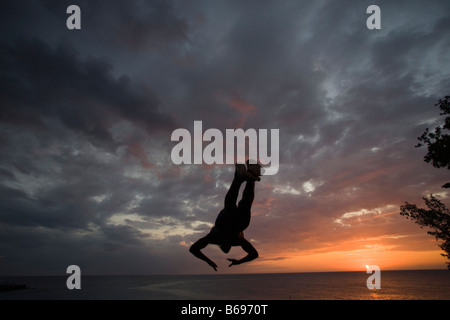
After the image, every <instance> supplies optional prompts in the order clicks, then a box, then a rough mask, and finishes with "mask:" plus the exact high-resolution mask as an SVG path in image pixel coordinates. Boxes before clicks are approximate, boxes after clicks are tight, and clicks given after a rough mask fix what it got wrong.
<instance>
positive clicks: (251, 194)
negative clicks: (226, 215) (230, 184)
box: [237, 181, 255, 232]
mask: <svg viewBox="0 0 450 320" xmlns="http://www.w3.org/2000/svg"><path fill="white" fill-rule="evenodd" d="M254 199H255V181H247V182H246V185H245V189H244V192H243V193H242V199H241V200H240V201H239V204H238V210H237V211H238V216H237V219H238V221H237V228H238V231H239V232H241V231H244V230H245V229H247V227H248V226H249V224H250V219H251V216H252V214H251V208H252V204H253V200H254Z"/></svg>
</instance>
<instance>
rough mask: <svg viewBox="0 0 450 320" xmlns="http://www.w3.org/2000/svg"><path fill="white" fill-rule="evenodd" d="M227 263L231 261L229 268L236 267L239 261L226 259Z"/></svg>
mask: <svg viewBox="0 0 450 320" xmlns="http://www.w3.org/2000/svg"><path fill="white" fill-rule="evenodd" d="M227 260H228V261H231V263H230V265H229V267H231V266H237V265H238V264H240V262H239V260H236V259H227Z"/></svg>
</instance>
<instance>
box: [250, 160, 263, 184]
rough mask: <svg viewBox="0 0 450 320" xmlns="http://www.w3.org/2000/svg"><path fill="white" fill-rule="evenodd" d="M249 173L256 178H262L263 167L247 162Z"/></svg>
mask: <svg viewBox="0 0 450 320" xmlns="http://www.w3.org/2000/svg"><path fill="white" fill-rule="evenodd" d="M247 171H248V172H250V173H251V174H253V175H254V176H256V177H260V176H261V165H260V164H259V163H250V161H249V160H247ZM259 180H261V179H259ZM259 180H258V181H259Z"/></svg>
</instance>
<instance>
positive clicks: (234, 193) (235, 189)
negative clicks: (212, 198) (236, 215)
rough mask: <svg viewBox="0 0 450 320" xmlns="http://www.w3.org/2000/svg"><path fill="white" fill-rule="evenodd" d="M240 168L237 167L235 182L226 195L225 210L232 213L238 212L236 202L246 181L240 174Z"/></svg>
mask: <svg viewBox="0 0 450 320" xmlns="http://www.w3.org/2000/svg"><path fill="white" fill-rule="evenodd" d="M238 166H239V165H236V171H235V173H234V178H233V182H231V186H230V188H229V189H228V192H227V194H226V195H225V210H226V211H230V212H232V211H234V210H236V202H237V198H238V196H239V189H240V188H241V184H242V183H243V182H244V181H245V180H244V177H242V176H241V174H240V172H239V168H238Z"/></svg>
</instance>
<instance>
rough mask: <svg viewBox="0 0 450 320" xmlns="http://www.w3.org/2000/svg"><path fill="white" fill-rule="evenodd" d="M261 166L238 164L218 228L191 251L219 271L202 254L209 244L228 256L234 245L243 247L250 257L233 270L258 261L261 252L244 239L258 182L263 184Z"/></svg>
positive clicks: (192, 247)
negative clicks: (242, 264)
mask: <svg viewBox="0 0 450 320" xmlns="http://www.w3.org/2000/svg"><path fill="white" fill-rule="evenodd" d="M260 175H261V166H260V165H259V164H249V162H248V161H247V168H246V166H245V164H236V170H235V173H234V179H233V182H232V183H231V186H230V189H229V190H228V192H227V194H226V196H225V207H224V208H223V209H222V211H220V213H219V215H218V216H217V219H216V222H215V225H214V227H213V228H212V229H211V231H210V232H209V233H208V234H207V235H206V236H205V237H203V238H201V239H199V240H198V241H197V242H195V243H194V244H193V245H192V246H191V248H190V249H189V251H190V252H191V253H192V254H193V255H194V256H196V257H197V258H199V259H201V260H203V261H205V262H206V263H208V264H209V265H210V266H211V267H212V268H214V270H215V271H217V265H216V264H215V263H214V261H212V260H211V259H209V258H208V257H207V256H206V255H204V254H203V253H202V252H201V249H203V248H205V247H206V246H207V245H208V244H216V245H218V246H219V247H220V249H222V251H223V252H224V253H228V252H229V251H230V249H231V247H232V246H241V247H242V249H243V250H244V251H245V252H247V256H245V257H243V258H242V259H240V260H236V259H228V260H229V261H231V264H230V265H229V267H231V266H233V265H238V264H241V263H244V262H249V261H252V260H254V259H256V258H258V251H256V249H255V248H254V247H253V246H252V245H251V243H250V242H249V241H247V240H246V239H245V238H244V230H245V229H246V228H247V227H248V225H249V224H250V218H251V211H250V209H251V207H252V203H253V199H254V198H255V181H260V180H261V179H260V178H259V176H260ZM244 182H245V188H244V192H243V194H242V199H241V200H240V201H239V203H238V205H237V206H236V201H237V198H238V195H239V189H240V187H241V184H242V183H244Z"/></svg>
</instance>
